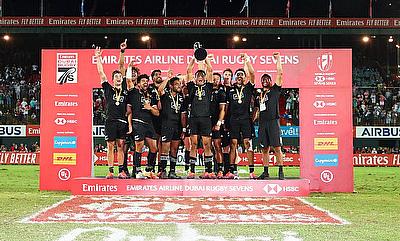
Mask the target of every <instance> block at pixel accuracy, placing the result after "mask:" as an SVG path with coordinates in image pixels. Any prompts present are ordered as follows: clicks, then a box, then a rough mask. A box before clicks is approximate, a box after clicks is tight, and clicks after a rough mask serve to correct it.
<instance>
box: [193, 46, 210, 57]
mask: <svg viewBox="0 0 400 241" xmlns="http://www.w3.org/2000/svg"><path fill="white" fill-rule="evenodd" d="M193 48H194V57H195V58H196V59H197V61H202V60H205V59H206V58H207V50H206V49H205V48H203V46H202V45H201V44H200V42H196V43H194V45H193Z"/></svg>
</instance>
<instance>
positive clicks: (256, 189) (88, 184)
mask: <svg viewBox="0 0 400 241" xmlns="http://www.w3.org/2000/svg"><path fill="white" fill-rule="evenodd" d="M71 192H72V194H73V195H132V196H153V197H154V196H163V197H165V196H168V197H179V196H182V197H298V196H308V195H309V194H310V181H309V180H308V179H286V180H224V179H222V180H221V179H218V180H204V179H180V180H171V179H145V180H139V179H105V178H95V177H85V178H75V179H74V180H73V181H72V185H71Z"/></svg>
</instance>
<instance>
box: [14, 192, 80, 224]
mask: <svg viewBox="0 0 400 241" xmlns="http://www.w3.org/2000/svg"><path fill="white" fill-rule="evenodd" d="M74 198H76V196H71V197H69V198H67V199H64V200H61V201H59V202H56V203H54V204H53V205H51V206H49V207H47V208H45V209H43V210H41V211H39V212H37V213H34V214H33V215H31V216H29V217H26V218H24V219H22V220H21V221H19V222H20V223H42V222H35V221H31V220H33V219H35V218H36V217H37V216H39V215H40V214H42V213H45V212H47V211H48V210H50V209H52V208H56V207H58V206H60V205H61V204H63V203H65V202H67V201H70V200H72V199H74Z"/></svg>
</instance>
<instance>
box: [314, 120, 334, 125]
mask: <svg viewBox="0 0 400 241" xmlns="http://www.w3.org/2000/svg"><path fill="white" fill-rule="evenodd" d="M337 124H338V122H337V121H336V120H314V125H315V126H319V125H327V126H328V125H330V126H336V125H337Z"/></svg>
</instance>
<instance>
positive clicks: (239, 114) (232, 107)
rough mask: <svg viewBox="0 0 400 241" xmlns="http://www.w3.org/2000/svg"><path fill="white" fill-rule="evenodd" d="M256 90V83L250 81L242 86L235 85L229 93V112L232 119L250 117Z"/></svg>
mask: <svg viewBox="0 0 400 241" xmlns="http://www.w3.org/2000/svg"><path fill="white" fill-rule="evenodd" d="M253 92H254V85H253V84H252V83H250V82H248V83H247V84H246V85H242V86H241V87H239V86H237V85H234V86H233V87H232V88H230V89H229V91H228V93H227V103H228V104H229V112H230V113H229V114H230V116H231V119H232V120H244V119H249V118H250V104H251V98H252V96H253Z"/></svg>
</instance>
